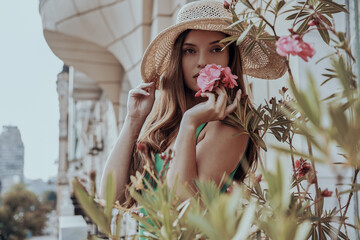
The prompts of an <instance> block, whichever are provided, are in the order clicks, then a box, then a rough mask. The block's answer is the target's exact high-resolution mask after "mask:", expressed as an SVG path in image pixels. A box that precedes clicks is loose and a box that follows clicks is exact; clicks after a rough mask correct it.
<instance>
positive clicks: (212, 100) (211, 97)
mask: <svg viewBox="0 0 360 240" xmlns="http://www.w3.org/2000/svg"><path fill="white" fill-rule="evenodd" d="M200 96H201V97H207V98H208V100H207V101H206V102H207V103H208V104H211V105H214V104H215V94H213V93H209V92H204V93H201V95H200Z"/></svg>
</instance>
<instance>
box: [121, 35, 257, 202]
mask: <svg viewBox="0 0 360 240" xmlns="http://www.w3.org/2000/svg"><path fill="white" fill-rule="evenodd" d="M190 31H191V30H186V31H184V32H183V33H181V34H180V35H179V37H178V38H177V39H176V41H175V43H174V47H173V51H172V53H171V56H170V61H169V66H168V68H167V71H166V72H165V73H164V74H163V75H162V76H161V79H160V80H159V81H160V82H159V91H160V96H158V97H157V98H156V100H155V102H154V106H153V109H152V111H151V112H150V114H149V116H148V118H147V120H146V122H145V124H144V127H143V130H142V132H141V134H140V136H139V138H138V141H139V142H141V143H142V144H144V145H146V147H147V151H148V152H147V153H146V154H148V156H150V159H153V161H154V162H155V154H156V153H161V152H164V151H165V150H166V149H167V148H168V147H169V145H170V144H171V143H172V142H173V141H174V140H175V138H176V135H177V132H178V130H179V127H180V122H181V119H182V116H183V114H184V113H185V111H186V110H187V102H186V99H187V98H186V97H187V96H188V95H189V94H194V93H193V92H192V91H191V90H189V89H188V88H187V87H186V86H185V84H184V80H183V79H184V76H183V69H182V65H181V58H182V46H183V43H184V40H185V38H186V36H187V34H188V33H189V32H190ZM229 63H230V66H229V67H230V68H231V71H232V73H234V74H236V75H237V76H239V78H238V79H237V82H238V87H235V88H233V89H231V90H230V91H229V92H228V93H229V96H230V99H231V101H233V100H234V99H235V96H236V92H237V90H238V89H239V88H240V89H241V91H242V93H243V94H246V88H245V85H244V79H243V70H242V63H241V55H240V51H239V48H238V47H237V46H236V45H235V44H231V45H230V46H229ZM257 153H258V148H257V147H256V145H255V144H254V143H253V142H252V141H251V140H249V144H248V148H247V151H246V153H245V155H246V159H247V161H245V162H246V164H245V165H244V164H242V167H239V168H238V170H237V171H236V173H235V175H234V179H236V180H239V181H242V180H243V179H244V177H245V175H246V173H247V172H248V169H249V168H250V167H251V166H252V165H253V162H255V161H256V159H257V157H258V154H257ZM133 158H134V159H132V161H131V165H130V169H129V170H130V172H129V174H130V176H131V175H135V172H136V171H139V172H140V173H143V172H144V166H145V164H146V161H145V159H144V155H143V154H141V153H140V152H139V150H138V149H136V148H134V154H133ZM127 195H128V194H127ZM127 200H128V202H127V203H128V204H130V205H132V204H134V201H133V200H131V197H130V196H127ZM129 200H130V201H129Z"/></svg>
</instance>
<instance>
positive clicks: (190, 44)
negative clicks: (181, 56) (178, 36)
mask: <svg viewBox="0 0 360 240" xmlns="http://www.w3.org/2000/svg"><path fill="white" fill-rule="evenodd" d="M219 42H220V40H215V41H213V42H211V43H209V45H212V44H215V43H219ZM183 45H189V46H196V45H195V44H192V43H184V44H183Z"/></svg>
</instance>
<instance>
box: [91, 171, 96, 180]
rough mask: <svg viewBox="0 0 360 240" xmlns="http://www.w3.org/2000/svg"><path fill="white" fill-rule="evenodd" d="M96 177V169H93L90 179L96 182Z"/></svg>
mask: <svg viewBox="0 0 360 240" xmlns="http://www.w3.org/2000/svg"><path fill="white" fill-rule="evenodd" d="M95 179H96V171H94V170H93V171H91V173H90V180H91V181H93V182H95Z"/></svg>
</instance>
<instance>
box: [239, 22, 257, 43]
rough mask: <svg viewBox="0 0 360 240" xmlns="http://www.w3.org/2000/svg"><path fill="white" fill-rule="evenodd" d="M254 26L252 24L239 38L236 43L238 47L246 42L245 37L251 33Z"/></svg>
mask: <svg viewBox="0 0 360 240" xmlns="http://www.w3.org/2000/svg"><path fill="white" fill-rule="evenodd" d="M253 26H254V24H250V25H249V26H248V27H247V28H246V30H245V31H244V32H243V33H241V35H240V36H239V38H238V39H237V41H236V45H240V44H241V43H242V41H244V39H245V37H246V36H247V34H248V33H249V31H250V30H251V28H252V27H253Z"/></svg>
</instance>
